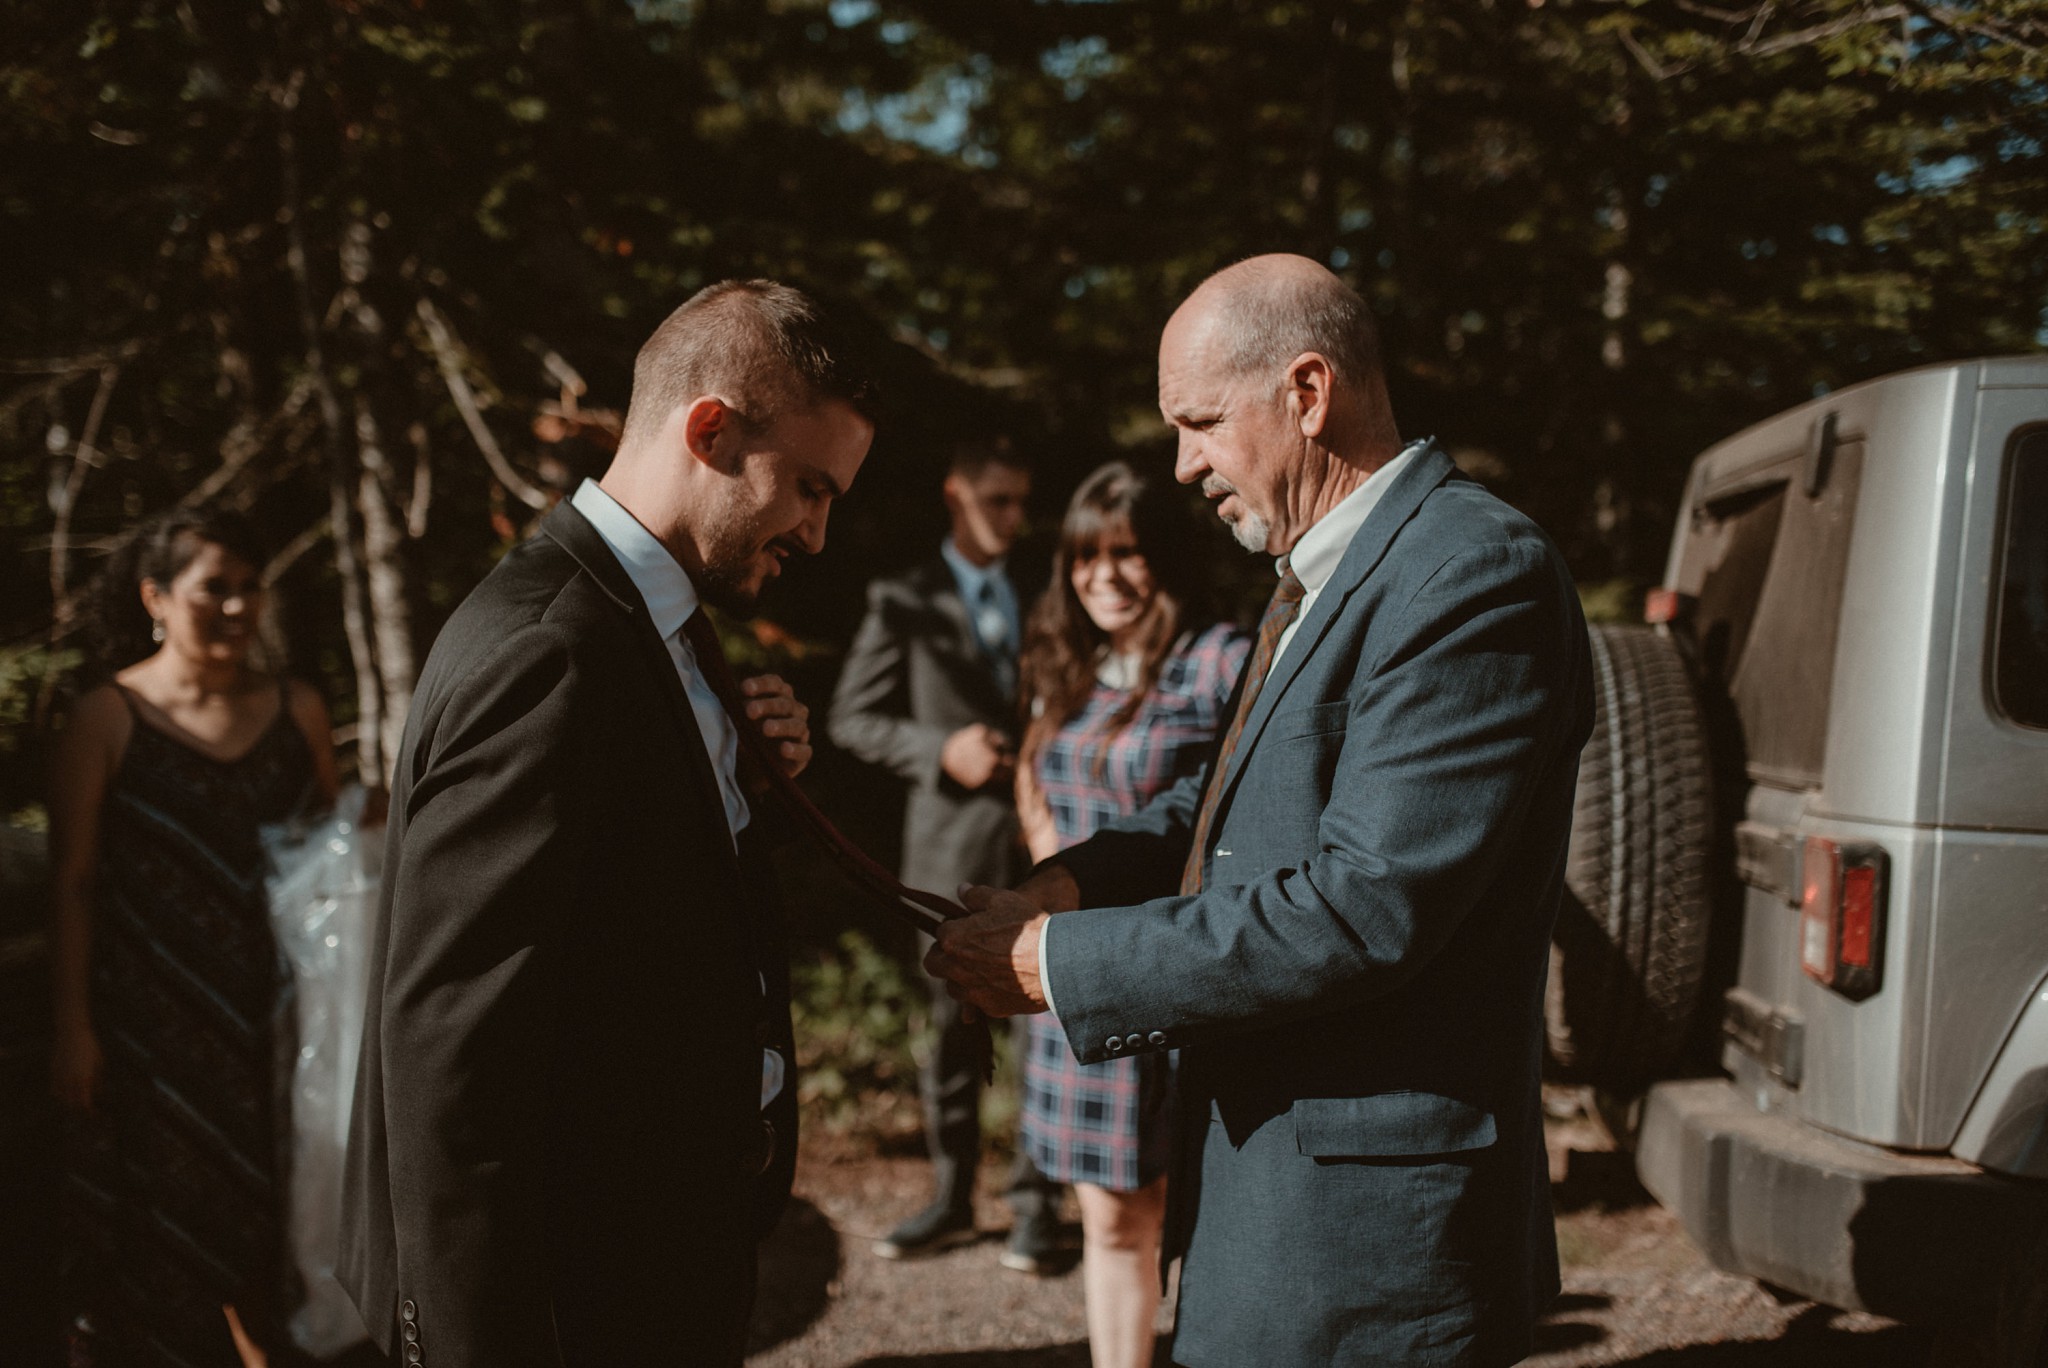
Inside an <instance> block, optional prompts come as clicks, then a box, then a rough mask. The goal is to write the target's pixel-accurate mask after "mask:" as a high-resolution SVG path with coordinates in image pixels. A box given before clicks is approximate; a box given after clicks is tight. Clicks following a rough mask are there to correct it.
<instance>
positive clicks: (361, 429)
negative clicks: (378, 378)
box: [356, 394, 419, 769]
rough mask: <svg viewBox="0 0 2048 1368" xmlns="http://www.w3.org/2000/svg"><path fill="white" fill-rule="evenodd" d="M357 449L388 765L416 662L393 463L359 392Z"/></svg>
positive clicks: (401, 730)
mask: <svg viewBox="0 0 2048 1368" xmlns="http://www.w3.org/2000/svg"><path fill="white" fill-rule="evenodd" d="M356 453H357V456H358V457H359V458H360V460H361V463H362V468H363V474H362V480H361V483H360V485H359V487H358V493H357V498H356V507H357V510H358V511H359V512H360V513H361V515H362V519H363V568H364V570H365V572H366V575H367V578H368V581H369V588H370V594H369V599H370V627H371V632H372V635H373V636H374V638H375V643H376V650H377V675H378V679H379V681H380V682H381V684H382V686H383V690H384V711H383V719H382V720H383V727H382V733H383V734H382V736H381V738H380V740H381V742H382V753H383V757H384V763H385V766H386V768H387V769H388V768H389V767H390V766H391V764H392V763H393V762H395V761H396V759H397V757H398V747H399V740H400V738H401V737H402V736H403V735H404V732H405V715H406V713H407V711H408V710H410V708H411V707H412V688H413V684H414V682H415V681H416V680H417V679H418V678H419V667H418V663H417V661H416V660H415V658H414V653H413V638H412V601H411V597H410V592H409V589H408V587H407V578H408V577H407V574H406V563H405V529H404V527H403V526H402V525H401V524H400V523H399V521H398V518H397V517H396V515H395V514H394V512H393V510H392V507H391V496H390V492H389V484H390V482H391V478H392V476H391V463H390V461H389V460H388V459H387V458H386V456H385V454H384V444H383V440H382V436H381V434H380V432H379V430H378V427H377V416H376V414H375V412H374V411H373V410H372V409H371V406H370V401H369V397H368V396H367V395H363V394H358V395H357V396H356Z"/></svg>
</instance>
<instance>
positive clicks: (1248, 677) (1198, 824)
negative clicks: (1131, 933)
mask: <svg viewBox="0 0 2048 1368" xmlns="http://www.w3.org/2000/svg"><path fill="white" fill-rule="evenodd" d="M1301 595H1302V588H1301V581H1300V580H1299V579H1297V578H1296V577H1295V574H1294V567H1293V566H1291V565H1290V566H1289V567H1288V568H1287V569H1286V570H1284V571H1282V572H1281V575H1280V584H1279V586H1278V587H1277V588H1275V589H1274V590H1273V600H1272V602H1270V603H1268V604H1267V605H1266V615H1265V616H1264V617H1262V618H1260V619H1259V640H1258V644H1257V645H1255V646H1254V647H1253V648H1252V658H1251V659H1250V660H1248V661H1246V662H1245V666H1244V671H1245V681H1244V692H1243V693H1242V694H1240V695H1239V696H1238V700H1237V712H1236V713H1235V714H1234V715H1232V717H1231V719H1230V726H1229V728H1228V729H1227V730H1226V731H1225V732H1224V733H1223V744H1222V745H1221V746H1219V747H1218V748H1217V750H1216V763H1215V764H1214V765H1213V766H1211V768H1210V770H1209V783H1208V786H1207V787H1205V788H1204V789H1203V790H1202V807H1201V810H1200V811H1199V812H1197V813H1196V814H1195V839H1194V844H1193V845H1191V846H1189V847H1188V862H1187V864H1186V866H1185V867H1183V868H1182V870H1181V872H1180V891H1181V892H1183V893H1199V892H1201V891H1202V855H1203V852H1204V851H1206V850H1207V849H1208V848H1209V824H1210V823H1211V822H1213V821H1214V820H1215V818H1216V804H1217V801H1218V800H1219V799H1221V798H1222V796H1223V776H1224V775H1225V774H1226V773H1228V772H1229V770H1230V757H1231V756H1233V755H1235V754H1237V743H1238V740H1239V738H1241V737H1242V736H1243V735H1244V723H1245V719H1246V718H1248V717H1250V716H1251V715H1252V707H1253V706H1254V705H1255V704H1256V703H1257V702H1258V701H1259V690H1260V689H1262V688H1264V687H1265V684H1266V672H1267V671H1268V670H1270V669H1272V668H1273V654H1274V652H1276V651H1278V650H1279V649H1280V638H1281V636H1282V635H1284V634H1285V633H1286V631H1287V626H1288V624H1289V623H1291V622H1293V621H1294V615H1295V614H1296V613H1298V612H1300V611H1301Z"/></svg>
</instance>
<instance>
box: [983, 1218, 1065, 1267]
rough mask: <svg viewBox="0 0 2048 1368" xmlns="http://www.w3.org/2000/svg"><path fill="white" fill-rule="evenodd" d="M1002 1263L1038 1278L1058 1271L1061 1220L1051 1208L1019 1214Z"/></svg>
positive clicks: (1011, 1231)
mask: <svg viewBox="0 0 2048 1368" xmlns="http://www.w3.org/2000/svg"><path fill="white" fill-rule="evenodd" d="M998 1262H1000V1263H1001V1264H1002V1266H1003V1267H1005V1268H1008V1269H1013V1270H1015V1271H1016V1272H1019V1273H1030V1274H1032V1275H1034V1276H1036V1277H1044V1276H1045V1275H1047V1274H1049V1273H1052V1272H1054V1271H1056V1270H1057V1269H1058V1268H1059V1266H1060V1223H1059V1219H1058V1218H1057V1217H1056V1216H1054V1215H1053V1213H1051V1212H1050V1211H1035V1212H1032V1213H1030V1214H1029V1215H1020V1216H1019V1217H1017V1223H1016V1224H1015V1225H1013V1226H1011V1227H1010V1238H1009V1240H1008V1241H1007V1242H1006V1243H1005V1244H1004V1245H1003V1253H1002V1257H1001V1258H1000V1259H999V1260H998Z"/></svg>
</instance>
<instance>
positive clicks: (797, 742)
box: [740, 675, 811, 779]
mask: <svg viewBox="0 0 2048 1368" xmlns="http://www.w3.org/2000/svg"><path fill="white" fill-rule="evenodd" d="M740 692H741V693H743V694H745V695H746V697H747V716H748V717H749V718H750V719H752V720H753V721H754V722H756V723H758V724H759V725H760V728H761V734H762V735H763V736H765V737H767V738H768V739H769V740H770V741H774V742H778V743H779V744H778V745H777V746H776V747H775V752H776V757H777V758H778V759H779V760H780V761H781V762H782V772H783V773H784V774H787V775H788V776H789V777H790V778H792V779H794V778H796V777H797V776H798V775H799V774H802V773H803V772H804V766H806V765H808V764H810V763H811V710H810V709H809V708H807V707H805V706H804V705H803V704H801V703H799V702H797V701H796V691H795V690H794V689H792V688H790V687H789V682H788V681H787V680H785V679H783V677H782V676H781V675H755V676H754V677H753V678H751V679H743V680H741V681H740Z"/></svg>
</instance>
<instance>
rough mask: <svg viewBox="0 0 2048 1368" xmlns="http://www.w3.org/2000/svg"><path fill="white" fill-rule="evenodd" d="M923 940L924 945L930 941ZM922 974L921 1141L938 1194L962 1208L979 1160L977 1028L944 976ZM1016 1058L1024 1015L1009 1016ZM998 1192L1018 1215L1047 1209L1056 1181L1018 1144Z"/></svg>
mask: <svg viewBox="0 0 2048 1368" xmlns="http://www.w3.org/2000/svg"><path fill="white" fill-rule="evenodd" d="M925 944H926V945H927V946H929V944H930V942H929V941H926V942H925ZM927 978H928V983H929V987H930V988H931V995H932V1028H933V1030H934V1031H935V1032H936V1033H937V1037H938V1038H937V1039H936V1040H935V1041H934V1042H933V1044H932V1050H931V1054H930V1055H929V1056H928V1057H927V1058H926V1060H925V1063H924V1068H923V1070H922V1071H921V1072H920V1074H919V1076H918V1091H919V1093H920V1094H921V1095H922V1098H923V1101H924V1133H925V1141H926V1143H927V1144H929V1145H930V1146H931V1154H932V1175H933V1178H934V1180H935V1184H936V1187H937V1190H938V1197H939V1200H941V1201H943V1202H945V1203H947V1204H948V1205H950V1206H956V1207H961V1208H965V1207H967V1206H968V1205H969V1204H970V1203H971V1201H972V1199H973V1196H974V1171H975V1169H976V1167H977V1166H978V1165H979V1164H980V1162H981V1062H980V1056H979V1053H978V1050H977V1047H976V1038H977V1036H978V1035H979V1032H978V1031H977V1030H976V1029H975V1028H974V1027H971V1026H968V1025H965V1024H963V1023H962V1022H961V1020H960V1004H959V1003H958V1002H956V1001H954V999H953V998H952V996H951V995H950V994H948V993H947V992H946V981H945V980H944V979H939V978H929V976H927ZM1010 1025H1011V1029H1012V1030H1013V1031H1014V1033H1015V1035H1014V1040H1015V1043H1016V1046H1017V1049H1016V1058H1017V1059H1018V1060H1019V1061H1021V1060H1022V1059H1023V1058H1024V1055H1023V1050H1024V1018H1023V1017H1016V1018H1013V1019H1012V1021H1011V1023H1010ZM1003 1196H1004V1198H1005V1199H1006V1200H1007V1201H1008V1202H1009V1204H1010V1209H1011V1210H1012V1211H1014V1212H1016V1213H1017V1216H1018V1217H1019V1219H1024V1218H1029V1217H1033V1216H1038V1215H1041V1214H1044V1215H1048V1216H1050V1215H1052V1214H1053V1213H1054V1212H1056V1211H1057V1210H1058V1208H1059V1200H1060V1185H1059V1184H1058V1183H1055V1182H1054V1181H1052V1179H1050V1178H1047V1177H1046V1176H1045V1175H1044V1174H1042V1173H1040V1172H1039V1171H1038V1165H1036V1164H1034V1163H1032V1162H1031V1156H1030V1155H1029V1154H1027V1153H1025V1152H1024V1147H1023V1146H1022V1145H1019V1146H1018V1147H1017V1162H1016V1163H1015V1164H1013V1165H1012V1166H1011V1168H1010V1181H1009V1185H1008V1186H1007V1187H1006V1188H1005V1189H1004V1192H1003Z"/></svg>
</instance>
